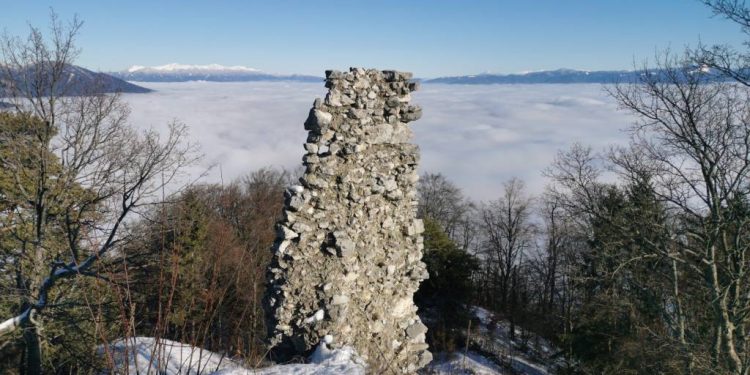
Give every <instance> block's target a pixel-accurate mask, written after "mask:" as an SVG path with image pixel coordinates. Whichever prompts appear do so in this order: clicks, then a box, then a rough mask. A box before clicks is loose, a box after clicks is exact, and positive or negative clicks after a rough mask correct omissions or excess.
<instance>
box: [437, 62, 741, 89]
mask: <svg viewBox="0 0 750 375" xmlns="http://www.w3.org/2000/svg"><path fill="white" fill-rule="evenodd" d="M642 74H643V72H641V71H631V70H599V71H585V70H573V69H558V70H545V71H539V72H528V73H518V74H489V73H485V74H478V75H470V76H457V77H440V78H433V79H425V80H422V82H424V83H447V84H465V85H489V84H535V83H548V84H549V83H554V84H566V83H630V82H638V81H639V80H640V78H641V75H642ZM649 74H651V75H652V76H654V77H662V78H664V79H665V80H666V81H670V78H668V77H667V76H666V73H665V72H664V71H663V70H658V69H657V70H653V71H650V72H649ZM679 74H689V75H692V74H702V75H705V78H706V79H707V80H708V81H722V80H726V79H727V77H726V76H724V75H722V74H720V73H719V72H717V71H713V70H711V69H709V68H708V67H705V66H704V67H699V66H696V67H690V68H689V69H687V70H686V71H684V72H681V73H679ZM684 77H686V76H683V78H684ZM678 79H682V78H680V77H678Z"/></svg>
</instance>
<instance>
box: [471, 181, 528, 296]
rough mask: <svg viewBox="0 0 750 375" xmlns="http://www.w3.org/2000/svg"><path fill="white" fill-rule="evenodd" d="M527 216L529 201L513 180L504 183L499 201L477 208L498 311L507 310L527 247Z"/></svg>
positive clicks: (520, 182) (521, 183)
mask: <svg viewBox="0 0 750 375" xmlns="http://www.w3.org/2000/svg"><path fill="white" fill-rule="evenodd" d="M531 214H532V206H531V199H530V198H529V197H528V196H526V195H525V193H524V184H523V182H522V181H521V180H519V179H515V178H514V179H512V180H510V181H508V182H506V183H505V184H504V191H503V195H502V197H501V198H499V199H498V200H496V201H493V202H490V203H489V204H486V205H484V206H483V207H482V209H481V214H480V215H481V220H482V224H481V229H482V233H483V235H484V236H485V237H484V240H483V244H482V247H481V248H482V252H483V255H484V256H485V259H486V260H485V261H486V262H488V266H489V267H490V277H491V278H492V279H494V282H492V284H494V285H496V286H497V291H498V292H497V294H498V297H499V301H498V302H499V305H500V307H501V308H502V309H508V308H511V301H510V297H511V292H512V289H513V286H514V285H513V281H514V275H516V273H517V267H518V266H519V264H520V263H521V262H522V257H523V255H524V251H525V250H526V249H528V248H529V246H530V245H531V241H532V235H533V226H532V224H531V222H530V218H531Z"/></svg>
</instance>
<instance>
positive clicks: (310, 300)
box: [266, 68, 432, 373]
mask: <svg viewBox="0 0 750 375" xmlns="http://www.w3.org/2000/svg"><path fill="white" fill-rule="evenodd" d="M410 79H411V74H410V73H402V72H396V71H378V70H365V69H360V68H352V69H350V71H349V72H338V71H327V72H326V87H327V88H328V89H329V91H328V94H327V95H326V97H325V100H321V99H316V100H315V103H314V104H313V108H312V109H311V110H310V115H309V117H308V119H307V121H306V122H305V129H306V130H308V131H309V133H308V137H307V143H305V145H304V148H305V150H306V154H305V156H304V157H303V163H304V165H305V167H306V170H305V173H304V176H303V177H302V178H300V182H301V185H300V186H292V187H290V188H289V189H287V191H286V192H285V208H284V212H283V219H282V220H281V222H279V223H278V225H277V231H278V235H277V241H276V243H275V245H274V247H273V251H274V259H273V262H272V264H271V266H270V268H269V272H268V283H269V286H268V290H267V294H266V308H267V319H268V325H269V331H270V340H271V344H272V345H274V346H275V348H276V349H275V353H276V354H277V356H280V358H279V357H277V358H279V359H281V360H284V359H289V358H291V356H292V355H295V354H296V355H304V354H306V353H309V352H310V350H312V349H313V348H314V347H315V346H316V345H317V344H318V343H319V342H321V341H325V342H326V343H328V344H329V346H331V347H342V346H345V345H349V346H352V347H354V348H355V349H356V350H357V352H358V353H359V355H360V356H362V357H363V359H365V360H366V361H367V362H368V365H369V368H370V371H372V372H373V373H413V372H415V371H416V370H417V369H418V368H420V367H422V366H424V365H425V364H427V363H428V362H429V361H430V360H431V358H432V356H431V354H430V352H429V351H427V344H425V333H426V331H427V328H426V327H425V326H424V325H423V324H422V322H421V321H420V319H419V317H418V316H417V314H416V312H417V307H416V306H415V305H414V303H413V299H412V296H413V295H414V293H415V292H416V290H417V288H418V286H419V283H420V282H421V281H422V280H424V279H426V278H427V271H426V268H425V265H424V263H422V261H421V258H422V249H423V243H422V235H421V233H422V232H423V224H422V221H421V220H419V219H417V218H416V212H417V200H416V199H417V196H416V183H417V179H418V175H417V163H418V161H419V149H418V147H417V146H416V145H413V144H411V143H409V140H410V138H411V136H412V133H411V130H410V129H409V127H408V126H407V123H408V122H410V121H415V120H417V119H419V117H420V116H421V114H422V112H421V109H420V108H419V107H417V106H414V105H410V104H409V101H410V99H411V98H410V93H411V92H412V91H414V90H416V89H417V87H418V84H417V83H416V82H410V81H409V80H410Z"/></svg>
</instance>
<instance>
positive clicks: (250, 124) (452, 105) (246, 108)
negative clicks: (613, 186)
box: [124, 82, 634, 201]
mask: <svg viewBox="0 0 750 375" xmlns="http://www.w3.org/2000/svg"><path fill="white" fill-rule="evenodd" d="M139 84H140V85H142V86H145V87H148V88H151V89H154V90H156V91H155V92H153V93H149V94H128V95H125V96H124V98H125V100H126V101H127V102H128V103H129V104H130V105H131V107H132V113H131V121H132V123H133V124H134V125H135V126H137V127H140V128H155V129H158V130H163V129H166V127H167V124H168V123H169V122H170V121H172V120H175V119H176V120H178V121H180V122H182V123H185V124H186V125H188V127H189V129H190V138H191V139H192V140H193V141H195V142H198V143H199V144H200V146H201V152H202V153H203V154H204V155H205V156H204V158H203V160H202V162H201V165H200V166H197V167H195V168H193V169H191V171H190V173H191V174H192V175H193V177H194V178H197V177H198V176H199V175H203V174H204V176H203V177H201V181H205V182H219V181H221V180H222V178H223V180H224V181H230V180H231V179H233V178H235V177H238V176H241V175H243V174H246V173H248V172H250V171H253V170H255V169H258V168H261V167H265V166H275V167H284V168H287V169H295V168H298V166H299V165H300V164H301V159H302V154H303V152H304V150H303V148H302V144H303V143H304V142H305V139H306V137H307V132H306V131H305V130H304V128H303V125H302V124H303V122H304V121H305V119H306V117H307V113H308V111H309V110H310V107H311V105H312V103H313V100H314V99H315V98H316V97H322V96H324V95H325V92H326V89H325V88H324V87H323V84H322V82H321V83H295V82H242V83H215V82H186V83H146V84H143V83H139ZM412 102H413V103H415V104H418V105H420V106H422V108H423V112H424V115H423V117H422V119H420V120H419V121H417V122H414V123H411V124H410V125H411V126H412V129H413V130H414V142H415V143H416V144H418V145H419V146H420V149H421V151H422V161H421V166H420V169H421V171H422V172H425V171H429V172H440V173H443V174H444V175H446V176H447V177H448V178H449V179H450V180H452V181H454V182H455V183H456V184H457V185H458V186H459V187H461V188H462V189H463V190H464V192H465V193H466V194H467V195H468V196H470V197H472V198H473V199H475V200H485V201H486V200H491V199H496V198H497V197H499V195H500V194H501V190H502V184H503V182H504V181H506V180H508V179H510V178H512V177H519V178H522V179H523V180H525V181H526V183H527V186H528V190H529V192H530V193H538V192H541V191H542V190H543V188H544V185H545V184H546V180H545V178H544V177H543V176H542V174H541V171H542V170H543V169H544V168H545V167H547V166H548V165H549V163H550V162H551V161H552V159H553V158H554V156H555V154H556V153H557V152H558V150H561V149H566V148H568V147H569V146H570V145H571V144H572V143H573V142H581V143H584V144H588V145H591V146H593V147H594V148H595V149H598V150H603V149H605V148H606V147H608V146H610V145H613V144H618V143H620V144H621V143H624V142H626V141H627V133H626V132H625V131H624V129H626V128H627V127H628V126H629V125H630V124H632V122H633V121H634V118H633V117H632V116H630V115H628V114H627V113H624V112H621V111H618V109H617V105H616V103H615V102H614V100H613V99H611V98H610V97H608V96H607V94H606V92H605V91H604V88H603V86H601V85H598V84H570V85H442V84H425V85H422V87H421V89H420V90H419V91H417V92H415V93H414V94H413V96H412Z"/></svg>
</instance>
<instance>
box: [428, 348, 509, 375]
mask: <svg viewBox="0 0 750 375" xmlns="http://www.w3.org/2000/svg"><path fill="white" fill-rule="evenodd" d="M422 373H423V374H428V375H444V374H445V375H447V374H451V375H453V374H460V375H463V374H467V375H469V374H473V375H498V374H499V375H503V374H509V372H508V371H507V370H504V369H503V368H502V367H500V366H498V365H497V364H496V363H494V362H492V361H491V360H489V359H488V358H486V357H483V356H482V355H481V354H478V353H475V352H472V351H469V352H468V353H466V355H464V354H463V353H438V354H436V355H435V359H434V360H433V361H432V362H431V363H430V364H429V365H427V368H425V369H424V370H423V371H422Z"/></svg>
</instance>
